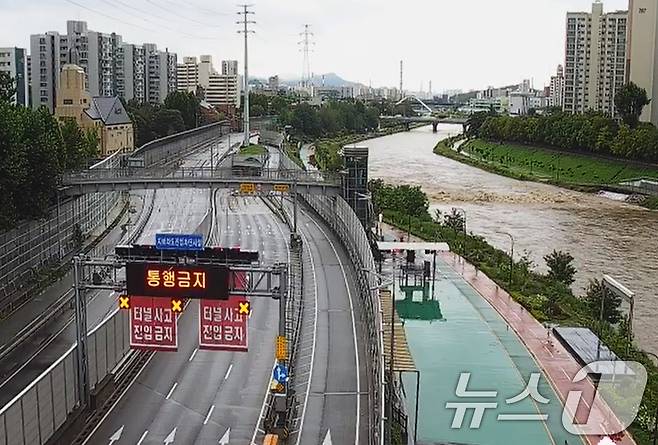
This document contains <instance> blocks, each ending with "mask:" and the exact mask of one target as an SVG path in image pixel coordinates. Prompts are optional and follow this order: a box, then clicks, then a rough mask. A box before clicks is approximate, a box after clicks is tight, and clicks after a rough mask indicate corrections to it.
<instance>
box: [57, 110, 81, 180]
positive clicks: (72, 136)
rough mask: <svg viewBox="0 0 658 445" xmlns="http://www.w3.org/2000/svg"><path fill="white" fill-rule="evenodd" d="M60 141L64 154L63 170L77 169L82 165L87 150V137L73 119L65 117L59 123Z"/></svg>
mask: <svg viewBox="0 0 658 445" xmlns="http://www.w3.org/2000/svg"><path fill="white" fill-rule="evenodd" d="M61 132H62V142H63V144H64V153H65V154H66V156H65V159H64V164H63V166H62V167H63V169H64V170H77V169H80V168H82V167H83V166H84V163H85V159H86V151H87V139H86V137H85V134H84V133H83V131H82V129H80V127H79V126H78V123H77V122H76V121H75V119H70V118H69V119H65V120H64V122H62V124H61Z"/></svg>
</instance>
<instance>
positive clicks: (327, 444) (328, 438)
mask: <svg viewBox="0 0 658 445" xmlns="http://www.w3.org/2000/svg"><path fill="white" fill-rule="evenodd" d="M322 445H332V443H331V431H330V430H327V435H326V436H324V440H323V441H322Z"/></svg>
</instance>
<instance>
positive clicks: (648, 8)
mask: <svg viewBox="0 0 658 445" xmlns="http://www.w3.org/2000/svg"><path fill="white" fill-rule="evenodd" d="M629 25H630V30H631V31H630V33H629V35H630V38H629V45H628V46H629V51H628V55H629V57H630V64H629V75H628V78H629V80H630V81H631V82H634V83H635V84H637V85H638V86H639V87H641V88H644V89H645V90H647V95H648V96H649V99H651V102H650V103H649V105H647V106H646V107H644V110H643V111H642V116H640V119H641V120H642V121H645V122H652V123H653V124H654V125H658V53H657V51H658V46H657V45H656V39H658V0H630V4H629Z"/></svg>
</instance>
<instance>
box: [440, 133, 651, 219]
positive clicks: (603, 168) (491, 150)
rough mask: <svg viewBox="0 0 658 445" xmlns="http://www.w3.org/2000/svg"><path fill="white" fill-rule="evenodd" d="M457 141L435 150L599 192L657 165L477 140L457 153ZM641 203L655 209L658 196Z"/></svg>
mask: <svg viewBox="0 0 658 445" xmlns="http://www.w3.org/2000/svg"><path fill="white" fill-rule="evenodd" d="M457 140H459V136H458V137H455V138H449V139H445V140H443V141H441V142H439V144H437V146H436V147H435V149H434V152H435V153H436V154H439V155H441V156H445V157H448V158H451V159H454V160H457V161H460V162H463V163H466V164H470V165H472V166H474V167H478V168H481V169H483V170H487V171H490V172H492V173H496V174H499V175H503V176H507V177H511V178H515V179H520V180H530V181H537V182H545V183H549V184H554V185H558V186H562V187H567V188H571V189H575V190H581V191H598V190H599V189H600V187H601V186H609V187H610V188H612V189H614V186H615V184H618V183H619V182H622V181H624V180H628V179H633V178H639V177H645V176H647V177H654V178H658V167H652V166H650V165H642V164H640V163H634V162H628V161H622V160H614V159H606V158H598V157H594V156H587V155H581V154H574V153H564V152H559V151H555V150H550V149H545V148H539V147H529V146H524V145H517V144H506V143H504V144H498V143H496V142H487V141H483V140H480V139H474V140H471V141H468V142H466V143H464V144H463V145H462V146H461V147H460V153H457V152H456V151H454V150H453V149H452V144H453V143H454V142H455V141H457ZM644 205H646V206H647V207H650V208H658V198H648V199H647V200H646V201H645V203H644Z"/></svg>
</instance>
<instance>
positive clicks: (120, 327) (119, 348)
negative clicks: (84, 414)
mask: <svg viewBox="0 0 658 445" xmlns="http://www.w3.org/2000/svg"><path fill="white" fill-rule="evenodd" d="M128 332H129V330H128V316H127V314H126V312H125V311H119V310H118V309H117V310H115V311H114V312H113V313H112V314H110V315H109V316H108V317H107V318H106V319H105V320H104V321H103V322H102V323H101V324H100V325H98V326H97V327H96V328H95V329H94V330H92V331H91V332H89V334H88V343H87V347H88V359H89V379H90V383H91V387H92V389H93V388H95V386H96V385H97V383H98V382H100V381H102V380H103V379H104V378H105V377H106V376H107V375H108V374H109V373H111V372H112V371H113V370H114V369H115V368H116V367H117V365H118V364H119V363H120V362H121V361H122V359H123V358H124V356H125V354H126V353H127V352H128V350H129V348H130V345H129V338H128ZM75 348H76V346H75V345H73V346H71V348H69V350H68V351H66V353H65V354H64V355H63V356H62V357H60V358H59V359H58V360H57V361H56V362H55V363H53V364H52V365H51V366H50V367H49V368H48V369H46V370H45V371H44V372H43V373H42V374H41V375H40V376H39V377H37V378H36V379H35V380H34V381H33V382H32V383H30V385H28V386H27V387H26V388H25V389H24V390H23V391H21V392H20V393H19V394H18V395H17V396H16V397H14V399H12V400H11V401H10V402H9V403H7V404H6V405H5V406H4V407H2V408H1V409H0V445H35V444H45V443H46V442H47V441H48V440H49V439H50V438H51V437H52V436H53V435H54V434H55V432H56V431H57V430H58V429H59V428H60V427H61V426H62V425H63V424H64V422H66V419H67V417H68V416H69V415H70V414H71V413H72V412H73V411H74V410H75V409H76V408H77V407H78V406H79V397H78V391H77V377H76V370H77V364H76V358H75V357H76V355H75Z"/></svg>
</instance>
